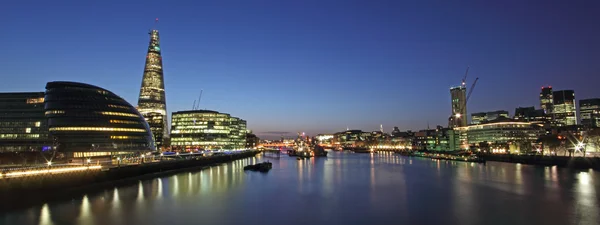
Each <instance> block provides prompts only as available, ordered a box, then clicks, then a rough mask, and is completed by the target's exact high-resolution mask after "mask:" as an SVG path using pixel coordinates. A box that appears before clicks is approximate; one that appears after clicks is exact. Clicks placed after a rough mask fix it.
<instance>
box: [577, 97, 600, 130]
mask: <svg viewBox="0 0 600 225" xmlns="http://www.w3.org/2000/svg"><path fill="white" fill-rule="evenodd" d="M579 113H580V115H581V124H582V125H584V126H589V127H600V98H590V99H581V100H579Z"/></svg>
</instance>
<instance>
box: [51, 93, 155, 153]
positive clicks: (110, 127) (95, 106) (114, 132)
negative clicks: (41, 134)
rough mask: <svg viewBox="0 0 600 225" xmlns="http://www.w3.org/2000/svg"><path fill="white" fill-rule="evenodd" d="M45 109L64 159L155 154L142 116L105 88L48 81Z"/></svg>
mask: <svg viewBox="0 0 600 225" xmlns="http://www.w3.org/2000/svg"><path fill="white" fill-rule="evenodd" d="M44 108H45V115H46V118H48V128H49V131H50V135H51V137H52V145H53V146H54V147H55V148H56V150H57V151H58V152H61V153H64V154H66V155H67V157H76V158H77V157H93V156H108V155H115V154H126V153H133V152H142V151H156V147H155V144H154V140H153V138H152V132H151V131H150V128H149V126H148V123H147V122H146V120H145V119H144V117H142V115H140V113H139V112H138V111H137V109H136V108H135V107H133V106H132V105H131V104H129V103H128V102H127V101H125V100H124V99H122V98H121V97H119V96H117V95H115V94H114V93H112V92H110V91H108V90H106V89H103V88H100V87H96V86H93V85H89V84H83V83H75V82H62V81H57V82H49V83H48V84H46V95H45V104H44Z"/></svg>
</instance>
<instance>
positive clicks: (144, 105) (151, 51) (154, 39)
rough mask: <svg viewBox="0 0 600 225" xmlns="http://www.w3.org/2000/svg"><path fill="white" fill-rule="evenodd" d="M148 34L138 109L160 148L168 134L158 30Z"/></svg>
mask: <svg viewBox="0 0 600 225" xmlns="http://www.w3.org/2000/svg"><path fill="white" fill-rule="evenodd" d="M149 34H150V44H149V45H148V53H147V54H146V65H145V66H144V77H143V78H142V87H141V88H140V97H139V100H138V111H139V112H140V113H141V114H142V115H143V116H144V118H145V119H146V121H147V122H148V124H149V125H150V129H151V130H152V134H153V136H154V140H155V141H156V144H157V147H159V148H160V147H162V145H163V139H164V137H166V136H167V135H168V127H167V106H166V97H165V82H164V76H163V63H162V56H161V48H160V38H159V36H158V30H151V31H150V32H149Z"/></svg>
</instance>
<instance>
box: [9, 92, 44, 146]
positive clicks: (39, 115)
mask: <svg viewBox="0 0 600 225" xmlns="http://www.w3.org/2000/svg"><path fill="white" fill-rule="evenodd" d="M51 143H52V142H51V141H50V138H49V137H48V123H47V120H46V117H45V116H44V92H29V93H0V152H23V151H43V150H49V149H50V147H51Z"/></svg>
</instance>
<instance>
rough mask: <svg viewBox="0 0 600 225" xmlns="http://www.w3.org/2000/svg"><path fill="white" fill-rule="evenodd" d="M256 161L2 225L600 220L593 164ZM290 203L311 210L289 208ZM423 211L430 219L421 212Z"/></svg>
mask: <svg viewBox="0 0 600 225" xmlns="http://www.w3.org/2000/svg"><path fill="white" fill-rule="evenodd" d="M264 160H265V159H263V158H260V157H256V158H250V159H244V160H238V161H234V162H231V163H227V164H222V165H219V166H216V167H211V168H208V169H205V170H201V171H194V172H182V173H179V174H175V175H170V176H165V177H160V178H155V179H150V180H143V181H139V182H137V183H136V184H133V185H128V186H121V187H116V188H110V189H107V190H104V191H99V192H90V193H87V194H85V195H83V196H79V197H75V198H74V199H73V200H71V199H68V200H65V201H63V202H53V203H46V204H42V205H39V206H35V207H32V208H30V209H27V210H23V211H17V212H12V213H8V214H0V224H40V225H42V224H44V225H45V224H93V225H96V224H100V225H102V224H117V225H118V224H195V223H197V221H203V223H204V224H244V223H247V221H257V222H260V223H261V224H281V222H285V223H286V224H307V223H323V222H327V223H329V224H350V225H351V224H386V223H388V222H389V221H395V222H394V223H397V224H574V223H581V224H599V223H598V222H599V221H598V220H599V219H600V218H599V217H600V216H599V215H600V210H599V208H600V206H599V204H598V198H599V196H598V194H597V192H598V191H599V190H600V184H599V182H600V178H599V174H598V173H597V172H594V171H584V172H573V171H569V170H563V169H558V168H556V167H545V168H544V167H533V166H528V165H520V164H508V163H494V162H488V163H487V165H482V164H474V163H465V162H446V161H439V160H429V159H423V158H407V157H402V156H398V155H397V154H393V153H378V154H350V153H339V152H332V153H330V156H329V157H327V158H312V159H310V160H296V159H295V158H291V157H290V158H287V157H285V158H281V159H279V160H273V159H270V161H271V162H273V170H272V171H271V172H269V173H267V174H262V173H255V172H244V171H243V167H244V166H245V165H248V164H254V163H258V162H261V161H264ZM273 202H276V203H277V204H275V205H274V204H273ZM265 207H268V210H269V213H268V214H265V211H264V210H265ZM357 207H358V208H357ZM359 209H360V210H359ZM293 210H301V211H307V212H311V216H310V217H306V216H303V215H302V214H290V213H289V212H290V211H293ZM356 212H360V213H356ZM429 212H435V216H426V215H430V213H429ZM231 214H233V215H235V216H227V215H231ZM165 215H169V216H165ZM173 218H177V221H179V222H174V220H173Z"/></svg>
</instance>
